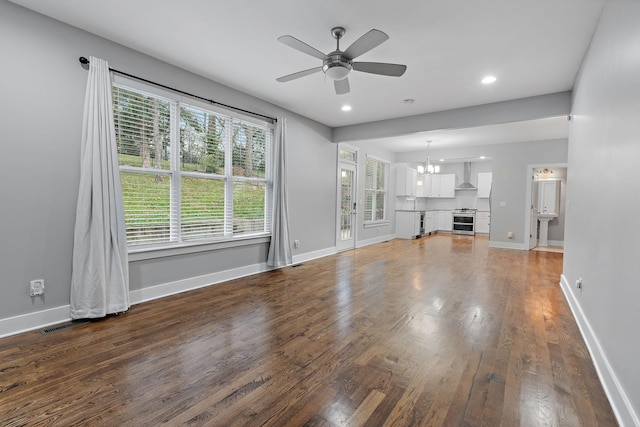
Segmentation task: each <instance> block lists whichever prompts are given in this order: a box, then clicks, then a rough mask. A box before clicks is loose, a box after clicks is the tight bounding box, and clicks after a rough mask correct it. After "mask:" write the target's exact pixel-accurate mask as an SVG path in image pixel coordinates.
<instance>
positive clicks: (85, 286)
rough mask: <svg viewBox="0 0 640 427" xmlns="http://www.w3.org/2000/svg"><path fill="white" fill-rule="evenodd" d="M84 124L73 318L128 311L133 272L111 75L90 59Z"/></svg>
mask: <svg viewBox="0 0 640 427" xmlns="http://www.w3.org/2000/svg"><path fill="white" fill-rule="evenodd" d="M89 60H90V65H89V77H88V81H87V92H86V95H85V104H84V118H83V125H82V141H81V144H82V147H81V154H80V156H81V159H80V161H81V165H80V188H79V191H78V204H77V207H76V223H75V230H74V239H73V273H72V277H71V318H73V319H85V318H96V317H104V316H106V315H107V314H111V313H119V312H123V311H126V310H127V309H128V308H129V268H128V259H127V241H126V235H125V225H124V206H123V202H122V188H121V186H120V174H119V169H118V156H117V150H116V139H115V128H114V124H113V99H112V96H111V75H110V73H109V66H108V64H107V62H106V61H104V60H102V59H99V58H95V57H91V58H90V59H89Z"/></svg>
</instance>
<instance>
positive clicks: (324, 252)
mask: <svg viewBox="0 0 640 427" xmlns="http://www.w3.org/2000/svg"><path fill="white" fill-rule="evenodd" d="M337 253H338V249H337V248H336V247H335V246H334V247H331V248H326V249H320V250H319V251H313V252H307V253H304V254H300V255H294V256H293V263H294V264H300V263H302V262H306V261H311V260H313V259H318V258H323V257H326V256H329V255H334V254H337Z"/></svg>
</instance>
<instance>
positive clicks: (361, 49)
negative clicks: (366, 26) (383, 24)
mask: <svg viewBox="0 0 640 427" xmlns="http://www.w3.org/2000/svg"><path fill="white" fill-rule="evenodd" d="M388 38H389V36H388V35H386V34H385V33H383V32H382V31H380V30H371V31H369V32H368V33H366V34H365V35H363V36H362V37H360V38H359V39H358V40H356V41H354V42H353V43H352V44H351V46H349V47H348V48H347V50H345V51H344V56H346V57H347V58H349V59H356V58H357V57H358V56H360V55H362V54H365V53H367V52H369V51H370V50H371V49H373V48H374V47H376V46H378V45H380V44H381V43H383V42H384V41H386V40H387V39H388Z"/></svg>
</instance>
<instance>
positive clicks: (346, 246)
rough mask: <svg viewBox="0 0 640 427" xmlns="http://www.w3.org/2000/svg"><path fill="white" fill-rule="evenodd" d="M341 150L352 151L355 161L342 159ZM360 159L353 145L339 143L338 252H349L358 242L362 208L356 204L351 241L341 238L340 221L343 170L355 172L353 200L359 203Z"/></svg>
mask: <svg viewBox="0 0 640 427" xmlns="http://www.w3.org/2000/svg"><path fill="white" fill-rule="evenodd" d="M340 149H345V150H348V151H351V152H353V153H354V154H355V161H349V160H345V159H341V158H340ZM359 157H360V153H359V150H358V148H357V147H354V146H353V145H349V144H345V143H339V144H338V150H337V164H336V243H335V245H336V250H337V251H338V252H340V251H348V250H351V249H355V247H356V242H357V240H358V239H357V237H358V236H357V234H358V233H357V231H358V220H359V211H360V206H358V205H357V204H356V209H355V212H354V213H353V214H352V233H351V236H352V238H351V239H350V240H346V241H343V240H342V238H341V229H340V224H341V223H340V220H341V212H340V208H341V204H342V176H341V172H342V168H343V167H344V168H348V169H350V170H353V188H352V199H353V201H354V202H355V203H357V202H358V160H359Z"/></svg>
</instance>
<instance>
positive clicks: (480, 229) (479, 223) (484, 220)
mask: <svg viewBox="0 0 640 427" xmlns="http://www.w3.org/2000/svg"><path fill="white" fill-rule="evenodd" d="M490 227H491V213H490V212H476V233H480V234H489V229H490Z"/></svg>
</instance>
